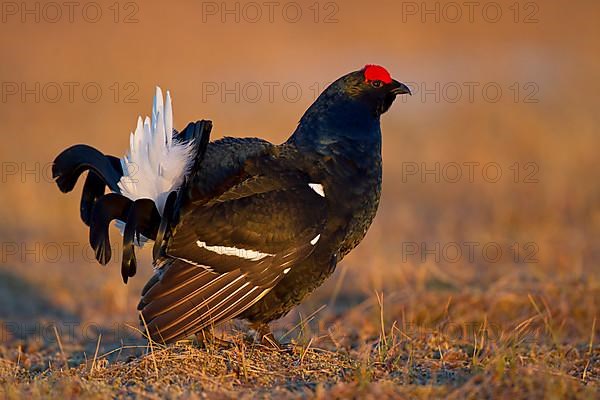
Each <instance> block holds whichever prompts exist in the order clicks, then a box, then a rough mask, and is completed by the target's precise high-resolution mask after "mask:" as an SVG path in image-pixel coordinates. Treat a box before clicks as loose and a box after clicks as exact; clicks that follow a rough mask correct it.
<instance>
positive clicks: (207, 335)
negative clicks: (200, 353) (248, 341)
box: [196, 329, 235, 349]
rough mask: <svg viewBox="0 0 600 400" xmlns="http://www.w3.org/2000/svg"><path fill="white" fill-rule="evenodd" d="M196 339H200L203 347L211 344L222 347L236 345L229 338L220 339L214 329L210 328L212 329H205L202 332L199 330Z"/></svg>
mask: <svg viewBox="0 0 600 400" xmlns="http://www.w3.org/2000/svg"><path fill="white" fill-rule="evenodd" d="M196 340H197V341H198V343H199V344H200V346H203V347H208V346H209V345H215V346H217V347H218V348H221V349H230V348H232V347H234V346H235V345H234V343H232V342H230V341H228V340H224V339H219V338H218V337H215V335H214V334H213V332H212V330H210V329H203V330H201V331H200V332H197V333H196Z"/></svg>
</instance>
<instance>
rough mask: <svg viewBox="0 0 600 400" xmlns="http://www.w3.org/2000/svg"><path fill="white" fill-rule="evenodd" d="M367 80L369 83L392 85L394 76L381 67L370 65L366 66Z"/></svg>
mask: <svg viewBox="0 0 600 400" xmlns="http://www.w3.org/2000/svg"><path fill="white" fill-rule="evenodd" d="M364 70H365V80H367V81H382V82H383V83H392V76H391V75H390V73H389V72H388V71H387V69H385V68H383V67H382V66H380V65H373V64H368V65H365V68H364Z"/></svg>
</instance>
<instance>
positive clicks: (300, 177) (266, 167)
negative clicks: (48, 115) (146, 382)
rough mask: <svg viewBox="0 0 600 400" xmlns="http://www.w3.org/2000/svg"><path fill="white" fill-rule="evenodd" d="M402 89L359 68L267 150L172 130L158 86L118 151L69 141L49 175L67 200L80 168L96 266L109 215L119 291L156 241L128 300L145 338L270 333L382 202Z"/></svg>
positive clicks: (193, 130)
mask: <svg viewBox="0 0 600 400" xmlns="http://www.w3.org/2000/svg"><path fill="white" fill-rule="evenodd" d="M404 94H411V92H410V89H409V87H408V86H406V85H405V84H403V83H401V82H399V81H397V80H395V79H392V77H391V75H390V73H389V72H388V70H387V69H385V68H384V67H382V66H379V65H375V64H368V65H366V66H364V67H363V68H361V69H359V70H356V71H353V72H350V73H348V74H346V75H344V76H342V77H340V78H339V79H337V80H335V81H334V82H333V83H331V84H330V85H329V86H328V87H327V88H326V89H325V90H324V91H323V92H322V93H321V94H320V95H319V96H318V98H317V99H316V100H315V101H314V103H313V104H312V105H311V106H310V107H309V108H308V109H307V110H306V112H305V113H304V114H303V116H302V117H301V118H300V120H299V122H298V124H297V126H296V129H295V130H294V131H293V132H292V134H291V136H289V138H288V139H287V140H286V141H285V142H283V143H281V144H272V143H270V142H268V141H266V140H263V139H260V138H234V137H223V138H222V139H219V140H214V141H210V133H211V131H212V126H213V124H212V122H211V121H210V120H204V119H203V120H198V121H195V122H190V123H188V125H187V126H186V127H185V128H184V129H183V130H181V131H177V130H176V129H174V127H173V124H174V121H173V107H172V99H171V94H170V92H169V91H167V92H166V97H165V98H163V93H162V90H161V89H160V88H159V87H157V88H156V94H155V97H154V101H153V105H152V114H151V116H150V117H146V118H145V119H142V118H141V117H138V120H137V126H136V128H135V131H134V132H132V133H131V135H130V148H129V150H128V152H127V154H126V155H125V156H123V157H121V158H119V157H115V156H111V155H106V154H104V153H102V152H100V151H99V150H97V149H95V148H93V147H91V146H88V145H85V144H77V145H74V146H71V147H69V148H67V149H66V150H64V151H63V152H61V153H60V154H59V155H58V156H57V157H56V159H55V160H54V163H53V165H52V173H53V177H54V179H55V182H56V184H57V186H58V188H59V189H60V190H61V191H62V192H64V193H67V192H70V191H72V190H73V189H74V187H75V185H76V183H77V181H78V179H79V177H80V176H81V175H82V174H83V173H84V172H85V171H87V172H88V173H87V176H86V179H85V182H84V185H83V191H82V196H81V202H80V217H81V219H82V221H83V222H84V223H85V224H86V225H88V226H89V241H90V245H91V247H92V248H93V249H94V252H95V256H96V259H97V260H98V262H99V263H100V264H103V265H105V264H107V263H108V262H109V261H110V259H111V257H112V249H111V245H110V241H109V232H108V231H109V226H110V224H111V223H112V222H113V221H115V225H116V227H117V228H118V229H119V230H120V232H121V234H122V235H123V250H122V262H121V275H122V278H123V281H124V282H125V283H127V282H128V279H129V278H131V277H133V276H134V275H135V274H136V270H137V261H136V254H135V248H136V247H138V246H144V245H145V244H147V243H149V242H153V244H152V257H153V268H154V274H153V275H152V277H151V278H150V280H149V281H148V282H147V284H146V285H145V286H144V288H143V290H142V294H141V299H140V302H139V305H138V310H139V313H140V319H141V320H142V321H143V325H144V327H145V329H146V331H147V334H148V336H149V339H151V340H154V341H156V342H159V343H165V344H168V343H173V342H176V341H179V340H182V339H186V338H188V337H191V336H193V335H194V334H195V335H199V334H202V333H203V332H207V331H209V330H210V329H212V327H214V326H215V325H217V324H220V323H223V322H226V321H229V320H232V319H239V320H245V321H247V323H248V324H249V327H250V328H251V329H252V330H254V331H255V332H257V333H258V334H259V335H260V336H261V337H266V336H268V335H272V334H271V331H270V328H269V323H270V322H272V321H274V320H277V319H279V318H281V317H283V316H284V315H286V314H287V313H288V312H289V311H290V310H291V309H292V308H293V307H294V306H296V305H298V304H299V303H301V301H302V300H303V299H304V298H305V297H306V296H307V295H308V294H310V293H311V292H312V291H313V290H315V289H316V288H317V287H319V286H320V285H321V284H322V283H323V282H324V280H325V279H326V278H327V277H329V276H330V275H331V274H332V273H333V272H334V270H335V268H336V266H337V264H338V263H339V262H340V261H341V260H342V259H343V258H344V256H346V255H347V254H348V253H349V252H350V251H351V250H352V249H353V248H355V247H356V246H357V245H358V244H359V243H360V242H361V240H362V239H363V238H364V236H365V235H366V233H367V230H368V228H369V226H370V225H371V223H372V221H373V219H374V217H375V214H376V212H377V208H378V205H379V200H380V195H381V186H382V156H381V147H382V135H381V125H380V117H381V115H382V114H384V113H385V112H386V111H388V110H389V108H390V107H391V105H392V103H393V102H394V100H395V99H396V97H397V96H398V95H404Z"/></svg>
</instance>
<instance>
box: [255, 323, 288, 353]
mask: <svg viewBox="0 0 600 400" xmlns="http://www.w3.org/2000/svg"><path fill="white" fill-rule="evenodd" d="M250 329H251V331H250V332H249V334H248V335H247V336H246V341H248V342H250V343H252V344H256V343H259V344H261V345H263V346H265V347H267V348H270V349H273V350H277V351H281V349H283V347H284V346H282V344H281V343H279V341H278V340H277V339H275V336H274V335H273V333H272V332H271V328H270V327H269V325H268V324H264V323H255V324H251V325H250Z"/></svg>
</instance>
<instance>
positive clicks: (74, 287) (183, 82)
mask: <svg viewBox="0 0 600 400" xmlns="http://www.w3.org/2000/svg"><path fill="white" fill-rule="evenodd" d="M90 3H91V4H92V5H90ZM490 3H492V2H481V3H480V6H477V7H475V8H474V9H473V10H472V11H473V13H472V14H471V15H470V14H469V8H468V7H467V6H465V5H464V3H462V2H457V3H446V2H434V1H427V2H424V3H423V2H402V1H378V2H364V1H343V2H341V1H338V2H325V1H322V2H316V3H315V2H314V1H307V2H295V3H293V2H285V1H284V2H274V5H273V14H272V16H271V17H272V18H271V17H270V16H269V6H267V5H265V4H264V3H262V2H228V3H223V2H220V1H219V2H202V1H178V2H171V3H168V2H162V1H144V2H125V1H123V2H117V3H115V2H114V1H96V2H81V3H78V4H79V5H78V6H76V7H75V8H74V9H73V14H72V15H69V9H68V8H67V7H66V6H64V5H62V4H63V3H53V4H59V5H60V7H59V9H60V13H61V16H60V17H59V15H58V14H57V8H56V7H55V6H48V5H47V4H48V3H45V2H42V3H36V2H25V3H22V2H3V3H2V7H3V9H2V22H1V23H0V49H1V55H2V61H1V62H0V80H1V83H2V86H1V88H0V89H1V90H0V91H1V93H0V95H1V102H0V132H1V135H2V142H1V145H0V161H1V162H2V164H1V165H2V171H0V172H2V173H1V174H0V175H1V176H0V238H1V240H0V241H1V242H2V246H3V247H2V249H0V250H2V255H1V257H0V264H1V269H0V271H2V272H1V274H2V275H0V279H1V280H2V283H0V300H2V301H0V304H1V305H0V320H5V321H10V320H12V319H19V318H25V319H31V320H35V319H42V320H47V319H50V320H53V319H56V320H64V319H69V318H72V319H77V320H80V321H99V322H98V323H99V324H100V325H102V324H105V323H106V324H108V323H113V322H115V321H135V319H136V314H135V306H136V304H137V296H138V294H139V290H140V287H141V286H142V285H143V283H145V278H146V277H148V276H149V274H150V273H151V266H150V258H149V256H150V255H149V251H148V249H144V250H142V251H141V253H142V259H143V260H144V261H143V262H142V263H141V264H142V267H141V268H140V269H141V270H143V271H141V272H140V275H141V276H138V277H137V279H133V283H132V284H130V285H128V286H124V285H123V284H122V283H121V281H120V276H119V268H118V263H119V262H120V260H118V259H117V260H113V261H112V262H111V263H110V264H109V266H108V267H107V268H105V267H101V266H100V265H97V264H96V263H95V262H93V261H91V260H89V258H90V257H91V252H88V253H87V258H88V259H87V260H86V255H85V251H83V250H82V249H83V248H84V247H85V246H86V243H87V229H86V227H85V226H84V225H83V223H81V221H80V220H79V214H78V204H79V198H80V194H79V193H80V190H81V188H80V187H81V184H80V185H79V186H78V187H77V188H76V189H75V191H74V193H72V194H70V195H68V196H65V195H63V194H61V193H59V191H58V190H57V188H56V187H55V185H54V184H53V183H52V182H51V179H50V177H49V175H50V173H49V168H48V166H49V163H50V162H51V161H52V160H53V158H54V157H55V156H56V155H57V154H58V153H59V152H60V151H61V150H62V149H64V148H65V147H67V146H70V145H72V144H75V143H87V144H90V145H92V146H94V147H97V148H98V149H100V150H101V151H104V152H106V153H107V154H114V155H117V156H122V155H123V154H124V153H125V152H126V150H127V146H128V143H129V132H130V131H131V130H132V129H133V128H134V126H135V121H136V118H137V116H138V115H147V114H148V113H149V112H150V109H151V101H152V96H153V93H154V87H155V86H156V85H160V86H161V87H162V88H163V89H169V90H170V91H171V94H172V96H173V103H174V114H175V125H176V127H177V128H179V129H181V128H183V127H184V126H185V125H186V124H187V122H189V121H191V120H198V119H202V118H206V119H211V120H212V121H213V122H214V129H213V138H214V139H216V138H219V137H222V136H259V137H263V138H266V139H268V140H271V141H273V142H277V143H280V142H283V141H284V140H285V139H286V138H287V137H288V136H289V134H290V133H291V132H292V131H293V130H294V128H295V125H296V123H297V121H298V120H299V118H300V116H301V115H302V113H303V112H304V110H305V109H306V108H307V107H308V106H309V105H310V104H311V102H312V101H313V100H314V99H315V97H316V93H317V92H318V91H319V90H320V89H322V88H323V87H324V85H325V84H327V83H328V82H331V81H333V80H334V79H336V78H338V77H339V76H341V75H344V74H345V73H347V72H350V71H353V70H356V69H360V68H361V67H362V66H363V65H365V64H367V63H376V64H381V65H383V66H385V67H386V68H387V69H389V71H390V72H391V74H392V76H393V77H394V78H396V79H398V80H400V81H403V82H405V83H408V84H409V86H411V87H412V88H413V90H414V92H415V93H414V95H413V96H412V97H406V98H402V99H398V100H397V101H396V104H394V106H393V107H392V109H391V110H390V111H389V112H388V113H387V114H386V115H384V116H383V117H382V130H383V139H384V146H383V157H384V190H383V197H382V203H381V207H380V211H379V214H378V216H377V218H376V220H375V223H374V225H373V226H372V228H371V230H370V231H369V233H368V235H367V237H366V239H365V241H364V242H363V243H362V244H361V245H360V246H359V248H358V249H357V250H355V251H354V252H353V253H351V254H350V255H349V256H348V257H347V259H345V260H344V261H343V263H342V264H341V266H340V267H339V268H338V271H337V272H336V275H335V276H334V277H332V278H331V279H330V280H329V281H328V282H327V284H326V285H325V286H324V287H323V288H321V289H320V290H319V291H318V292H317V293H316V294H315V295H314V296H312V297H311V298H310V299H309V301H308V302H307V303H306V304H304V305H303V306H302V308H301V309H300V310H301V311H302V312H303V313H304V314H305V315H306V314H308V313H310V312H312V311H314V310H316V309H318V307H319V306H320V305H321V304H329V305H330V307H328V310H327V312H328V313H331V315H333V316H335V315H337V313H338V311H339V310H344V309H348V307H349V306H351V305H354V304H358V303H360V302H361V301H363V300H364V299H365V298H371V297H372V294H373V291H375V290H379V291H381V290H383V291H385V293H386V296H387V298H389V301H390V302H391V303H392V304H393V307H403V308H402V313H405V314H403V315H404V316H405V317H406V318H407V319H411V318H412V319H413V320H419V321H424V320H427V318H428V317H427V316H419V304H420V303H422V304H427V303H428V301H427V300H426V299H430V300H431V302H430V303H431V304H440V302H441V303H445V301H446V299H447V298H448V295H449V293H450V295H452V296H455V297H456V296H458V297H459V298H460V296H462V295H465V294H470V295H472V296H474V297H472V298H475V299H476V298H477V296H480V295H481V294H482V293H488V294H490V295H494V296H496V297H495V298H497V299H500V298H503V299H506V297H502V296H505V295H507V294H508V295H511V296H512V295H515V296H516V295H518V296H520V295H523V294H525V293H527V292H534V293H536V291H537V290H542V288H545V286H542V285H546V284H548V283H549V282H553V283H554V285H555V286H553V287H555V288H556V287H560V286H561V285H562V284H563V282H565V281H566V280H570V279H582V280H584V281H587V282H599V281H598V261H599V260H600V245H599V243H600V241H599V239H600V185H599V184H598V183H599V180H598V178H599V168H598V155H597V152H598V150H599V149H600V146H599V145H600V136H599V134H600V132H599V130H598V126H600V114H599V113H598V106H599V105H600V102H599V93H600V91H599V89H600V87H599V86H600V79H599V78H600V68H598V62H599V57H600V52H599V51H598V50H599V49H600V47H599V45H600V42H599V38H600V25H599V24H598V21H597V15H598V12H599V11H600V3H598V2H597V1H592V0H590V1H584V0H581V1H575V2H566V1H560V2H549V1H544V2H539V1H538V2H526V1H520V2H515V1H514V0H511V1H499V2H493V4H492V5H491V6H490V5H489V4H490ZM290 4H292V5H290ZM448 4H450V5H448ZM53 7H54V8H53ZM27 10H29V11H27ZM31 10H33V11H31ZM98 10H100V12H101V14H97V11H98ZM257 10H259V11H260V13H261V16H260V17H258V15H257V14H256V12H257ZM284 10H285V11H284ZM297 10H300V11H301V16H300V17H299V18H297V19H298V21H296V22H294V20H295V19H296V15H297V14H296V11H297ZM428 10H429V11H428ZM431 10H433V11H431ZM498 10H499V12H500V13H501V14H497V11H498ZM457 12H460V13H461V15H460V16H459V14H456V13H457ZM286 13H287V14H286ZM498 15H499V17H498V18H497V16H498ZM71 17H72V18H71ZM36 19H39V22H36ZM70 19H72V21H70ZM496 19H498V21H497V22H494V21H495V20H496ZM95 20H97V21H95ZM53 21H54V22H53ZM94 21H95V22H94ZM36 85H39V86H36ZM69 87H72V88H73V92H72V95H73V97H72V98H69V90H68V88H69ZM269 87H273V88H274V89H273V92H272V93H271V92H269ZM57 88H59V89H60V91H57ZM84 88H85V90H84ZM97 88H100V90H101V92H98V93H97V92H96V90H97ZM284 88H285V90H284ZM317 88H318V89H317ZM469 88H471V89H472V91H470V89H469ZM498 88H499V89H500V92H498V91H497V90H498ZM211 90H212V91H211ZM215 90H216V93H215ZM226 90H229V91H228V92H227V91H226ZM269 95H271V96H272V97H270V96H269ZM236 97H237V98H236ZM465 163H471V164H470V165H476V167H475V175H474V179H473V182H470V181H469V180H468V179H467V176H466V175H465V174H466V173H467V171H468V170H467V168H466V167H465V165H469V164H465ZM489 163H494V165H495V166H496V167H498V166H499V168H500V170H501V172H502V176H501V177H500V178H499V180H498V181H497V182H495V183H492V182H490V179H489V178H490V177H489V176H487V175H485V173H483V172H482V166H484V165H487V164H489ZM456 165H459V166H461V172H462V174H463V175H462V179H460V180H459V181H458V182H452V180H453V179H452V177H454V175H455V174H454V172H453V171H451V170H450V168H452V167H453V166H454V167H455V166H456ZM415 167H416V168H417V172H416V173H413V172H414V168H415ZM444 167H447V168H446V169H444ZM511 168H512V169H511ZM515 168H516V170H517V171H518V172H519V174H518V176H515V173H516V172H515ZM426 169H433V171H434V172H433V173H430V174H427V173H425V174H424V175H422V172H423V171H424V170H426ZM436 171H437V172H436ZM436 174H437V175H436ZM529 174H532V175H531V178H532V179H533V180H531V181H528V180H527V179H526V177H527V176H529ZM492 180H493V179H492ZM111 234H112V240H113V242H115V243H118V240H119V239H118V236H117V235H118V234H117V231H116V230H113V231H112V233H111ZM467 242H477V243H479V248H481V247H482V246H483V245H484V244H486V243H496V244H499V246H501V248H502V249H503V250H504V252H505V256H504V257H502V258H501V260H500V261H495V262H488V261H489V260H487V261H486V260H485V259H483V260H482V257H481V256H479V257H477V256H476V257H475V260H469V259H467V258H466V256H465V254H464V253H463V255H462V257H460V258H459V260H458V261H453V260H454V258H453V257H452V256H449V255H448V254H443V250H438V251H435V246H436V244H437V245H439V246H440V248H441V249H444V248H445V247H446V248H447V249H449V250H451V249H450V248H448V245H449V244H451V243H458V244H459V247H460V248H461V249H463V250H465V245H464V243H467ZM66 243H76V245H74V246H75V249H76V250H75V252H74V256H73V257H70V256H68V248H69V245H67V244H66ZM423 243H425V246H423ZM515 243H516V248H518V249H519V250H520V252H521V253H520V254H517V255H515V254H514V248H513V247H511V246H514V244H515ZM531 243H533V245H534V248H533V249H534V250H535V251H534V253H535V254H534V258H533V260H534V262H532V263H529V262H527V261H528V260H525V259H524V256H523V254H524V253H526V252H528V251H532V250H531V248H525V246H526V245H527V244H531ZM49 244H52V245H49ZM414 245H416V246H417V247H418V249H419V251H418V254H412V253H411V252H409V250H411V251H412V250H414ZM423 247H427V248H428V249H432V248H433V249H434V253H436V252H437V254H433V255H430V256H427V254H426V255H425V256H423V254H421V251H422V250H423ZM56 249H58V250H56ZM56 251H58V252H59V255H58V256H56V257H55V253H56ZM478 252H479V250H478ZM477 254H479V255H480V253H477ZM507 254H510V256H508V255H507ZM436 256H437V259H436ZM344 269H346V270H347V271H344ZM598 287H599V286H593V288H590V287H588V291H587V292H585V293H584V294H582V296H584V297H585V298H586V299H587V300H586V301H585V302H583V301H582V300H581V299H579V298H578V299H577V300H573V304H571V303H568V302H567V304H568V305H574V304H575V303H579V304H580V305H581V307H583V308H584V311H582V313H583V315H582V318H581V320H580V321H573V322H572V324H570V325H569V326H570V328H569V333H570V334H575V335H581V337H584V336H585V335H588V336H589V326H590V325H591V320H592V316H594V315H596V314H597V310H598V306H599V305H600V301H599V298H598V289H597V288H598ZM432 291H433V292H434V294H433V295H432V294H431V293H432ZM436 291H439V293H440V295H439V296H437V297H436V295H435V293H437V292H436ZM549 293H556V292H554V291H550V292H549ZM394 296H396V297H394ZM427 296H433V297H427ZM509 297H510V296H509ZM559 297H560V296H559ZM394 299H396V300H394ZM507 301H509V303H508V304H510V300H507ZM496 306H497V307H496ZM393 307H392V309H391V310H390V313H395V312H396V314H394V315H400V311H398V310H399V309H396V310H394V309H393ZM65 313H66V314H65ZM292 314H293V315H290V317H289V318H288V320H286V321H283V322H281V323H280V324H282V326H291V325H293V320H294V319H295V318H297V313H295V312H294V313H292ZM516 314H518V311H515V310H512V311H511V313H510V315H509V316H507V315H506V312H505V308H503V306H501V305H494V304H492V305H489V307H487V308H486V309H485V310H483V309H482V310H481V312H479V313H476V314H467V313H466V312H465V314H464V317H463V318H474V319H480V318H483V316H484V315H489V316H490V318H493V317H496V318H497V319H498V321H499V324H500V325H502V324H508V323H509V322H510V321H512V319H511V318H513V317H514V318H515V320H516V319H517V317H518V315H516ZM286 324H287V325H286ZM356 329H357V330H360V324H357V326H356ZM13 334H14V335H15V336H20V333H19V332H17V333H14V332H13Z"/></svg>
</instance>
